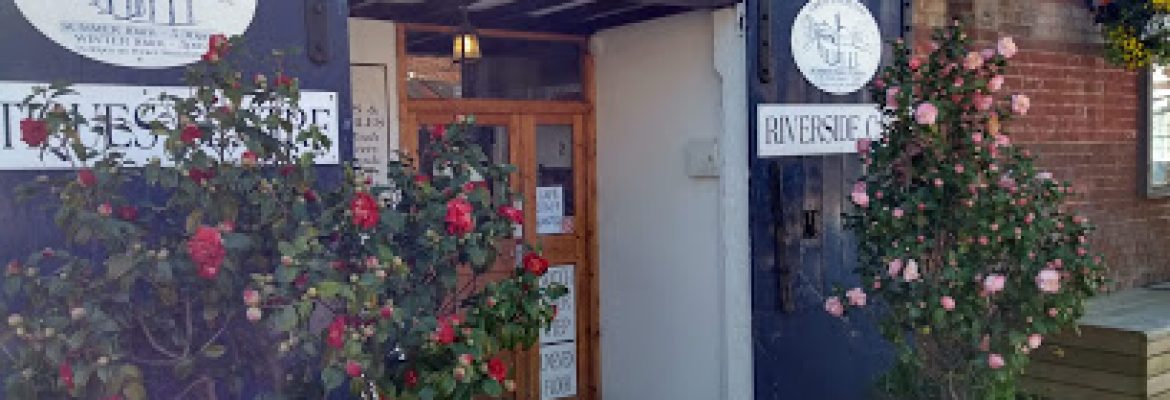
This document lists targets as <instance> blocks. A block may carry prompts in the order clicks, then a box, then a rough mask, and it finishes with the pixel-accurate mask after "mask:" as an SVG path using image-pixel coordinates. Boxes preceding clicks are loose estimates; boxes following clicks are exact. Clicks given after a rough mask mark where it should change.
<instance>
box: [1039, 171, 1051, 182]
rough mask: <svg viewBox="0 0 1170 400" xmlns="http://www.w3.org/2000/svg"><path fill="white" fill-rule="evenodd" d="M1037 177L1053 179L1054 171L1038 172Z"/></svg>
mask: <svg viewBox="0 0 1170 400" xmlns="http://www.w3.org/2000/svg"><path fill="white" fill-rule="evenodd" d="M1036 179H1039V180H1042V181H1050V180H1052V173H1051V172H1040V173H1037V174H1036Z"/></svg>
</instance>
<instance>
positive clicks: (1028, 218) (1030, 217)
mask: <svg viewBox="0 0 1170 400" xmlns="http://www.w3.org/2000/svg"><path fill="white" fill-rule="evenodd" d="M1035 220H1036V214H1035V213H1028V215H1025V216H1024V223H1025V224H1028V225H1032V222H1033V221H1035Z"/></svg>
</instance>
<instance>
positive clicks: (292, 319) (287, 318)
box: [274, 307, 297, 332]
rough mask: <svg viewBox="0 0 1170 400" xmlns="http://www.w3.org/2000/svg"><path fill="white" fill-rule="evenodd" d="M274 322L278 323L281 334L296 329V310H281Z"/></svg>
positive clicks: (288, 308) (287, 308)
mask: <svg viewBox="0 0 1170 400" xmlns="http://www.w3.org/2000/svg"><path fill="white" fill-rule="evenodd" d="M274 321H275V323H276V329H279V330H280V331H281V332H289V331H292V330H293V328H295V327H296V325H297V312H296V309H294V308H292V307H284V308H281V309H280V311H278V312H277V313H276V318H275V320H274Z"/></svg>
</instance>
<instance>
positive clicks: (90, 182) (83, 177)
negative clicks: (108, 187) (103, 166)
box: [77, 168, 97, 187]
mask: <svg viewBox="0 0 1170 400" xmlns="http://www.w3.org/2000/svg"><path fill="white" fill-rule="evenodd" d="M77 183H80V184H81V186H84V187H93V186H94V185H97V175H94V174H93V170H90V169H88V168H86V169H83V170H80V171H77Z"/></svg>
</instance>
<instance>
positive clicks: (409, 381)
mask: <svg viewBox="0 0 1170 400" xmlns="http://www.w3.org/2000/svg"><path fill="white" fill-rule="evenodd" d="M402 379H403V380H405V381H406V386H417V385H418V372H415V371H414V370H413V369H408V370H406V373H405V374H403V376H402Z"/></svg>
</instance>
